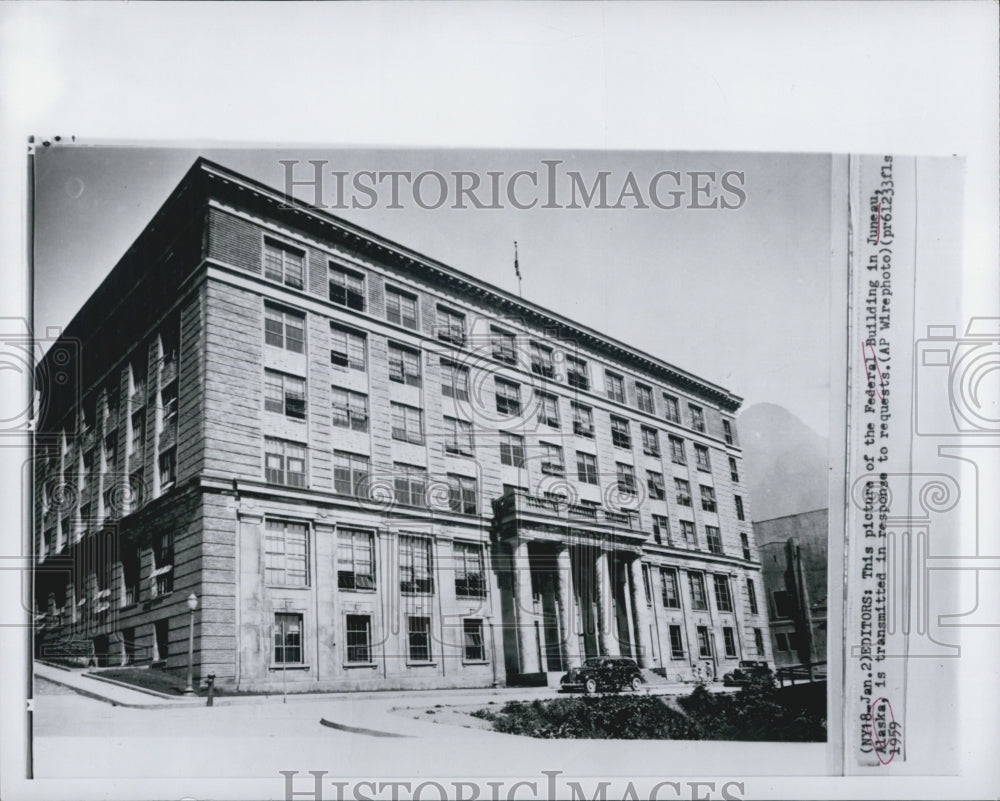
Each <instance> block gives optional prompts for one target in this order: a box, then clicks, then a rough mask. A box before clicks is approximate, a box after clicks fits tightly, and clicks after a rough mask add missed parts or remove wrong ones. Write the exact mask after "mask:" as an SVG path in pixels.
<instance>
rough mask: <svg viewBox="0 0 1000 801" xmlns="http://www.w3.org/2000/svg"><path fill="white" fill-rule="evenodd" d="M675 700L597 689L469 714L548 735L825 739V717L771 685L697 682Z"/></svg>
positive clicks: (511, 730) (510, 729)
mask: <svg viewBox="0 0 1000 801" xmlns="http://www.w3.org/2000/svg"><path fill="white" fill-rule="evenodd" d="M675 704H676V705H674V704H671V705H670V706H668V704H667V702H666V700H665V699H664V698H662V697H661V696H653V695H642V696H619V695H598V696H584V697H581V698H558V699H555V700H550V701H542V700H536V701H530V702H527V701H510V702H508V703H507V704H504V706H503V707H501V709H500V710H499V711H492V710H489V709H479V710H476V711H475V712H473V713H472V715H473V716H474V717H477V718H480V719H482V720H486V721H488V722H489V723H490V724H491V725H492V727H493V730H494V731H498V732H504V733H506V734H519V735H523V736H527V737H539V738H544V739H563V738H565V739H601V740H603V739H609V740H611V739H614V740H748V741H767V742H772V741H781V742H822V741H825V740H826V720H825V718H823V717H821V716H818V715H815V714H810V713H808V712H807V711H806V710H804V709H788V708H786V707H785V706H783V705H782V704H781V703H779V702H778V700H777V691H776V690H775V688H774V687H773V686H770V685H768V684H758V685H752V686H750V687H744V688H743V689H742V690H740V692H738V693H722V694H714V693H710V692H708V690H706V689H705V688H704V687H696V688H695V690H694V692H692V693H690V694H689V695H686V696H681V697H680V698H677V699H676V701H675Z"/></svg>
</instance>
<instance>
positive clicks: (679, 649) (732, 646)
mask: <svg viewBox="0 0 1000 801" xmlns="http://www.w3.org/2000/svg"><path fill="white" fill-rule="evenodd" d="M669 632H670V658H671V659H684V658H685V648H684V632H683V630H682V628H681V626H680V625H676V624H671V626H670V629H669ZM696 635H697V637H698V656H699V657H700V658H702V659H711V658H712V657H713V656H714V655H715V648H714V645H713V642H712V634H711V632H710V631H709V628H708V626H698V627H697V629H696ZM753 635H754V646H755V648H756V651H757V656H758V657H760V658H764V657H765V653H764V632H763V630H762V629H759V628H755V629H754V630H753ZM722 643H723V648H724V649H725V655H726V658H727V659H735V658H736V657H737V656H738V653H737V650H736V632H735V630H734V629H733V628H732V626H723V627H722Z"/></svg>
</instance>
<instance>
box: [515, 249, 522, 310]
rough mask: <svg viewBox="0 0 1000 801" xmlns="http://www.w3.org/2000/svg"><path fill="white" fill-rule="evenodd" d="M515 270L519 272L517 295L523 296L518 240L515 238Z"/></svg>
mask: <svg viewBox="0 0 1000 801" xmlns="http://www.w3.org/2000/svg"><path fill="white" fill-rule="evenodd" d="M514 272H515V273H517V296H518V297H519V298H523V297H524V295H523V294H522V293H521V267H520V266H519V265H518V263H517V240H516V239H515V240H514Z"/></svg>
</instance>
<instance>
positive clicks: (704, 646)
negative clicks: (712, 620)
mask: <svg viewBox="0 0 1000 801" xmlns="http://www.w3.org/2000/svg"><path fill="white" fill-rule="evenodd" d="M698 655H699V656H701V657H703V658H706V659H707V658H710V657H711V656H712V637H711V635H710V634H709V633H708V626H698Z"/></svg>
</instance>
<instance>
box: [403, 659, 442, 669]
mask: <svg viewBox="0 0 1000 801" xmlns="http://www.w3.org/2000/svg"><path fill="white" fill-rule="evenodd" d="M406 666H407V667H408V668H411V667H437V662H411V661H409V660H407V661H406Z"/></svg>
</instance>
